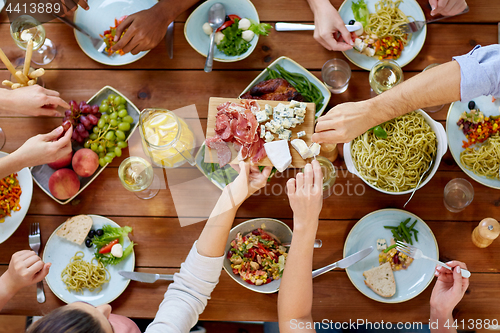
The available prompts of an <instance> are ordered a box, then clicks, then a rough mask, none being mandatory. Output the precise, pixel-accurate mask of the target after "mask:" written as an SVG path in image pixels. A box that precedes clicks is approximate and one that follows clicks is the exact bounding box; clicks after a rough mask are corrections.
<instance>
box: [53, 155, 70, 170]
mask: <svg viewBox="0 0 500 333" xmlns="http://www.w3.org/2000/svg"><path fill="white" fill-rule="evenodd" d="M72 158H73V151H71V152H70V153H69V154H68V155H67V156H64V157H61V158H60V159H58V160H57V161H55V162H52V163H49V164H47V165H48V166H49V167H51V168H52V169H55V170H58V169H61V168H64V167H67V166H68V165H70V164H71V159H72Z"/></svg>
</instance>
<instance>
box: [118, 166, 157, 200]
mask: <svg viewBox="0 0 500 333" xmlns="http://www.w3.org/2000/svg"><path fill="white" fill-rule="evenodd" d="M118 176H119V177H120V180H121V182H122V184H123V187H125V188H126V189H127V190H129V191H131V192H134V193H135V195H136V196H137V197H138V198H140V199H146V200H147V199H151V198H154V197H155V196H156V195H157V194H158V192H159V191H160V180H159V178H158V176H156V175H155V174H154V171H153V167H152V166H151V163H149V162H148V161H146V160H145V159H143V158H142V157H137V156H131V157H128V158H126V159H124V160H123V162H122V163H121V164H120V167H119V168H118Z"/></svg>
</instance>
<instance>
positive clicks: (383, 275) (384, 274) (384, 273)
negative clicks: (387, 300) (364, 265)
mask: <svg viewBox="0 0 500 333" xmlns="http://www.w3.org/2000/svg"><path fill="white" fill-rule="evenodd" d="M363 276H364V277H365V279H366V280H365V284H366V285H367V286H368V287H370V288H371V289H372V290H373V291H374V292H376V293H377V294H379V295H380V296H382V297H392V296H394V294H395V293H396V281H395V280H394V273H393V272H392V268H391V264H390V263H388V262H386V263H385V264H383V265H380V266H378V267H374V268H372V269H369V270H367V271H364V272H363Z"/></svg>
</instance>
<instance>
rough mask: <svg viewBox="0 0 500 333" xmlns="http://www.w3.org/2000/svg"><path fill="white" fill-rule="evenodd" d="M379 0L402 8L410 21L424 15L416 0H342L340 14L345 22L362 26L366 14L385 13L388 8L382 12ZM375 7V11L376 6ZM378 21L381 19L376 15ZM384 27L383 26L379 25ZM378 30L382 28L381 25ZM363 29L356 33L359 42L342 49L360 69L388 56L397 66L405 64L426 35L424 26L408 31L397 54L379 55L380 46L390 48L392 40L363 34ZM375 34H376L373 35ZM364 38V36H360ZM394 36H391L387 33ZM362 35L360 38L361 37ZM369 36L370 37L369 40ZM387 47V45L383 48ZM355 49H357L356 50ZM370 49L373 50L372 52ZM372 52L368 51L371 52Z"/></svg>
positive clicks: (365, 19) (375, 28) (419, 19)
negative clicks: (409, 32) (415, 30)
mask: <svg viewBox="0 0 500 333" xmlns="http://www.w3.org/2000/svg"><path fill="white" fill-rule="evenodd" d="M382 3H384V4H387V5H388V6H390V7H392V6H394V7H397V8H399V9H400V10H401V12H402V13H404V15H406V17H407V18H408V20H409V21H410V22H411V21H425V15H424V12H423V11H422V8H421V7H420V5H419V4H418V2H417V1H416V0H402V1H398V0H345V1H344V3H343V4H342V5H341V6H340V8H339V14H340V16H341V17H342V20H343V21H344V22H346V24H347V23H349V22H350V21H351V20H354V21H357V22H360V23H361V24H362V25H363V27H364V28H365V27H366V26H367V25H368V24H369V17H370V16H373V19H374V20H376V16H383V15H386V14H387V12H384V9H381V8H382V6H381V5H382ZM376 8H378V11H377V9H376ZM391 20H392V18H391ZM379 21H383V20H381V19H379ZM391 24H392V25H395V24H397V23H396V21H394V22H391ZM377 28H378V27H373V29H372V30H377ZM380 28H385V27H380ZM380 31H383V29H381V30H380ZM365 35H366V33H365V32H364V33H363V34H362V35H360V36H358V38H357V39H360V41H358V44H356V42H355V47H354V48H352V49H350V50H348V51H345V52H342V53H344V55H345V56H346V58H347V59H349V61H351V62H352V63H353V64H355V65H356V66H359V67H361V68H363V69H366V70H368V71H369V70H370V69H371V68H372V67H373V65H375V64H376V63H377V62H378V61H379V60H382V59H385V58H388V59H391V58H394V59H395V61H396V62H397V63H398V64H399V66H401V67H404V66H406V65H407V64H408V63H410V62H411V61H412V60H413V59H415V57H416V56H417V55H418V54H419V52H420V50H421V49H422V47H423V46H424V43H425V37H426V35H427V26H424V27H423V28H422V29H420V30H419V31H417V32H415V33H413V34H409V35H408V41H407V44H406V45H405V46H404V48H403V50H402V51H401V52H400V53H399V54H398V55H397V56H390V57H386V56H381V55H380V52H379V50H382V51H383V50H385V51H391V52H392V51H393V48H394V47H395V46H394V45H393V43H390V44H391V45H392V46H391V45H389V46H388V45H386V44H388V43H387V41H388V39H385V38H386V37H387V36H378V35H377V36H371V35H370V36H365ZM375 37H377V38H375ZM363 38H366V39H363ZM388 38H389V39H390V38H394V37H388ZM361 39H363V41H361ZM370 39H371V40H370ZM384 47H385V48H387V49H384ZM370 48H371V49H373V50H374V52H378V53H375V55H374V56H369V55H367V54H364V53H365V52H364V51H362V52H363V53H360V52H359V51H360V49H364V50H367V49H370ZM356 49H357V50H356ZM372 53H373V52H372ZM370 55H371V53H370Z"/></svg>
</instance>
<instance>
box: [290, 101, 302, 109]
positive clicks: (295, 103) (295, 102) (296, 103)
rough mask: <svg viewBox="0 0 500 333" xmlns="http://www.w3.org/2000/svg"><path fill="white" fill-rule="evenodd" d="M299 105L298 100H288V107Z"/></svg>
mask: <svg viewBox="0 0 500 333" xmlns="http://www.w3.org/2000/svg"><path fill="white" fill-rule="evenodd" d="M299 105H300V102H297V101H294V100H293V99H292V100H291V101H290V104H289V105H288V107H290V108H294V107H298V106H299Z"/></svg>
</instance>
